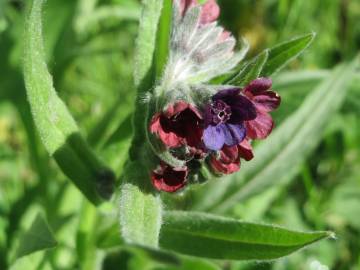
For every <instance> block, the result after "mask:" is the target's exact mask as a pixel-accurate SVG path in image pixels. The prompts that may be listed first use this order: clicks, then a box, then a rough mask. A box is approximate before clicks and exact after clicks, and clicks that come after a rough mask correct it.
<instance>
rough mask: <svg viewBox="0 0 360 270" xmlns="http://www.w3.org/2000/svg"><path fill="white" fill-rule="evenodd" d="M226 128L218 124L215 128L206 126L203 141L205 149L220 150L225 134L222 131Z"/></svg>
mask: <svg viewBox="0 0 360 270" xmlns="http://www.w3.org/2000/svg"><path fill="white" fill-rule="evenodd" d="M226 129H227V128H226V126H225V125H224V124H220V125H217V126H211V125H210V126H208V127H207V128H206V129H205V130H204V134H203V141H204V144H205V146H206V148H207V149H209V150H214V151H217V150H220V149H221V148H222V147H223V145H224V142H225V134H224V132H225V131H224V130H226Z"/></svg>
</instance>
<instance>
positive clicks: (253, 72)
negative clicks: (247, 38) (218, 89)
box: [229, 50, 269, 86]
mask: <svg viewBox="0 0 360 270" xmlns="http://www.w3.org/2000/svg"><path fill="white" fill-rule="evenodd" d="M268 56H269V51H268V50H265V51H263V52H262V53H260V54H259V55H257V56H256V57H254V58H253V59H252V60H250V61H249V62H248V63H247V64H246V65H245V66H244V67H243V68H242V69H241V70H240V72H239V73H238V74H237V75H236V76H235V77H234V78H233V79H231V80H230V82H229V84H231V85H237V86H244V85H247V84H248V83H250V82H251V81H252V80H255V79H256V78H258V77H259V76H260V74H261V71H262V69H263V67H264V65H265V63H266V61H267V59H268Z"/></svg>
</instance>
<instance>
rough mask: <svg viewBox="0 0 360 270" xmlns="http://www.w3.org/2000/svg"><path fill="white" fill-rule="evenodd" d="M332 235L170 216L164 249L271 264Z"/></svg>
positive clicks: (202, 215) (209, 217)
mask: <svg viewBox="0 0 360 270" xmlns="http://www.w3.org/2000/svg"><path fill="white" fill-rule="evenodd" d="M330 236H331V233H329V232H307V233H306V232H297V231H293V230H288V229H284V228H280V227H276V226H271V225H262V224H255V223H248V222H243V221H238V220H235V219H230V218H224V217H219V216H214V215H209V214H205V213H196V212H178V211H174V212H166V214H165V215H164V224H163V226H162V228H161V234H160V245H161V247H163V248H167V249H170V250H174V251H177V252H180V253H183V254H188V255H193V256H200V257H208V258H214V259H225V260H271V259H276V258H280V257H283V256H286V255H288V254H290V253H292V252H294V251H296V250H299V249H301V248H303V247H305V246H307V245H309V244H312V243H314V242H316V241H318V240H321V239H324V238H327V237H330Z"/></svg>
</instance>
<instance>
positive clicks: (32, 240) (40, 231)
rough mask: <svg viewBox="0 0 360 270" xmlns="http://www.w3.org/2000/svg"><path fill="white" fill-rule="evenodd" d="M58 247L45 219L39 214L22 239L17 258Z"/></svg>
mask: <svg viewBox="0 0 360 270" xmlns="http://www.w3.org/2000/svg"><path fill="white" fill-rule="evenodd" d="M56 245H57V242H56V240H55V238H54V235H53V233H52V232H51V230H50V228H49V225H48V224H47V222H46V221H45V220H44V218H43V217H42V216H41V215H40V214H38V215H37V216H36V218H35V220H34V222H33V223H32V224H31V226H30V228H29V230H27V231H26V232H25V234H24V235H23V236H22V237H21V238H20V242H19V247H18V249H17V252H16V258H21V257H23V256H26V255H29V254H31V253H34V252H37V251H41V250H45V249H49V248H54V247H55V246H56Z"/></svg>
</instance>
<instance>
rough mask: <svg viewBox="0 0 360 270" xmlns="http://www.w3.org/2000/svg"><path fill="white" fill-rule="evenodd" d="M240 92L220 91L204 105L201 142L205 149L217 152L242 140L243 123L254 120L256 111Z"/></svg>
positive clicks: (232, 90) (244, 131)
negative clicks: (203, 128) (203, 127)
mask: <svg viewBox="0 0 360 270" xmlns="http://www.w3.org/2000/svg"><path fill="white" fill-rule="evenodd" d="M240 91H241V89H240V88H233V89H225V90H221V91H219V92H218V93H217V94H215V95H214V96H213V97H212V101H211V103H209V104H207V105H206V107H205V117H204V124H205V130H204V133H203V141H204V144H205V146H206V148H207V149H209V150H214V151H217V150H220V149H221V148H222V147H223V146H224V145H226V146H234V145H238V144H239V143H241V142H242V141H243V140H244V138H245V136H246V128H245V125H244V121H249V120H253V119H255V118H256V109H255V106H254V105H253V103H252V102H251V101H250V100H249V99H248V98H247V97H245V96H243V95H241V94H240Z"/></svg>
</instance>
